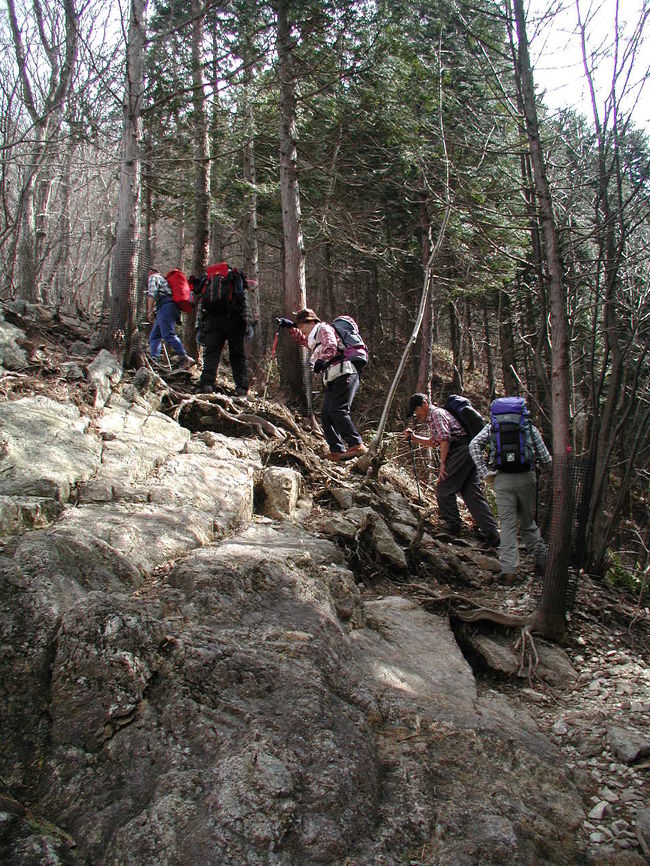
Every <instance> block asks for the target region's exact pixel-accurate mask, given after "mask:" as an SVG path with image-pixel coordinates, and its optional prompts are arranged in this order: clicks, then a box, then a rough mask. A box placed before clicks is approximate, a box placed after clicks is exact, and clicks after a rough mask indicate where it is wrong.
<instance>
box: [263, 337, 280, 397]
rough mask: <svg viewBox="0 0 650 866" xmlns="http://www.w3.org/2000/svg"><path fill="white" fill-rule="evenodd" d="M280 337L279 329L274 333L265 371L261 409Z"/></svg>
mask: <svg viewBox="0 0 650 866" xmlns="http://www.w3.org/2000/svg"><path fill="white" fill-rule="evenodd" d="M279 335H280V328H278V329H277V331H276V332H275V337H274V338H273V346H272V348H271V357H270V358H269V369H268V370H267V371H266V384H265V385H264V394H263V395H262V408H264V405H265V404H266V392H267V391H268V389H269V379H270V378H271V367H272V366H273V358H274V357H275V350H276V349H277V347H278V336H279Z"/></svg>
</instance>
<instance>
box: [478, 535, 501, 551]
mask: <svg viewBox="0 0 650 866" xmlns="http://www.w3.org/2000/svg"><path fill="white" fill-rule="evenodd" d="M500 544H501V538H500V537H499V534H498V533H497V534H496V535H491V536H490V537H489V538H487V539H486V540H485V541H484V542H483V544H482V545H481V548H482V549H483V550H497V549H498V547H499V545H500Z"/></svg>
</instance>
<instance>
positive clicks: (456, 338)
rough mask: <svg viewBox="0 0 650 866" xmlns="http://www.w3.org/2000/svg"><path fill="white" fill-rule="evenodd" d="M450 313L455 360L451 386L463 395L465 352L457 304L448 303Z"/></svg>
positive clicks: (452, 349)
mask: <svg viewBox="0 0 650 866" xmlns="http://www.w3.org/2000/svg"><path fill="white" fill-rule="evenodd" d="M447 311H448V313H449V341H450V343H451V354H452V357H453V359H454V371H453V373H452V378H451V384H452V388H453V389H454V391H458V392H461V393H462V390H463V350H462V345H461V342H462V341H461V328H460V322H459V321H458V313H457V311H456V304H454V302H453V301H449V302H448V303H447Z"/></svg>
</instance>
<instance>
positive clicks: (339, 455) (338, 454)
mask: <svg viewBox="0 0 650 866" xmlns="http://www.w3.org/2000/svg"><path fill="white" fill-rule="evenodd" d="M345 454H346V452H345V451H330V452H329V453H328V454H326V455H325V459H326V460H332V461H333V462H334V463H338V462H339V461H340V460H345Z"/></svg>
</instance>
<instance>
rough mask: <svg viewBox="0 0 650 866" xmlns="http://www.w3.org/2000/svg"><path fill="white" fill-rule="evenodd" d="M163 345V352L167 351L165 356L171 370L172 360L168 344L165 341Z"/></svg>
mask: <svg viewBox="0 0 650 866" xmlns="http://www.w3.org/2000/svg"><path fill="white" fill-rule="evenodd" d="M162 347H163V352H164V353H165V358H167V366H168V367H169V369H170V370H171V368H172V362H171V361H170V360H169V352H168V351H167V346H166V345H165V344H164V343H163V344H162Z"/></svg>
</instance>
